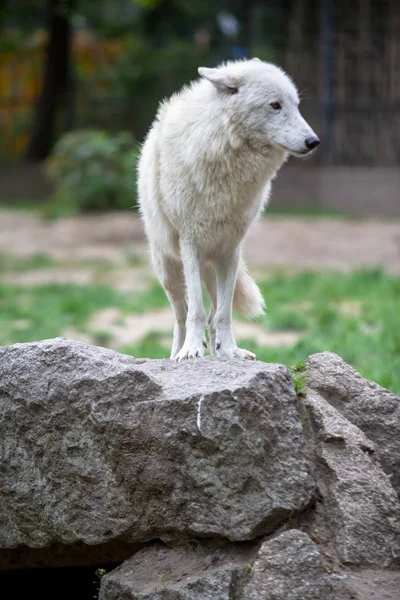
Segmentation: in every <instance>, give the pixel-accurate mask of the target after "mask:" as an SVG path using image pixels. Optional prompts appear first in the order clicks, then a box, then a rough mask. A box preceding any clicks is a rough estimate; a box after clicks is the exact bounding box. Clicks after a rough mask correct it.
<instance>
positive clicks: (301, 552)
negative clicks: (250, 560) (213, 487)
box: [239, 529, 333, 600]
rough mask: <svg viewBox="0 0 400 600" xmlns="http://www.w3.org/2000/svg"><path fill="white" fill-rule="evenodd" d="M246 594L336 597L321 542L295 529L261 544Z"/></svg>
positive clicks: (253, 599)
mask: <svg viewBox="0 0 400 600" xmlns="http://www.w3.org/2000/svg"><path fill="white" fill-rule="evenodd" d="M242 597H243V598H245V600H322V599H323V600H333V591H332V586H331V582H330V580H329V577H328V574H327V572H326V571H325V568H324V565H323V561H322V557H321V555H320V554H319V552H318V549H317V546H316V545H315V544H314V543H313V542H312V541H311V540H310V538H309V537H308V535H306V534H305V533H303V532H301V531H297V530H295V529H293V530H291V531H287V532H286V533H283V534H281V535H280V536H278V537H277V538H275V539H273V540H270V541H268V542H265V543H264V544H263V545H262V546H261V548H260V550H259V553H258V556H257V559H256V561H255V563H254V566H253V569H252V573H251V578H250V582H249V584H248V585H247V586H246V587H245V594H244V595H243V596H242ZM239 598H240V596H239Z"/></svg>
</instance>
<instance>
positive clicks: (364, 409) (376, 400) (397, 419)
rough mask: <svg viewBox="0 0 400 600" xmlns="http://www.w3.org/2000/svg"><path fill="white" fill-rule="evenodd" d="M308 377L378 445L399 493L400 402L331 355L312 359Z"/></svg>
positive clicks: (379, 453) (328, 353)
mask: <svg viewBox="0 0 400 600" xmlns="http://www.w3.org/2000/svg"><path fill="white" fill-rule="evenodd" d="M306 377H307V384H308V386H309V387H310V388H311V389H313V390H316V391H317V392H319V394H320V395H321V396H323V397H324V398H325V399H326V400H327V401H328V402H329V403H330V404H332V405H333V406H334V407H335V408H337V409H338V410H339V411H340V412H341V413H342V414H343V415H344V416H345V417H346V419H348V420H349V421H351V422H352V423H354V425H356V426H357V427H359V428H360V429H361V430H362V431H363V432H364V433H365V434H366V435H367V436H368V438H369V439H370V440H372V441H373V442H374V443H375V446H376V450H377V453H378V456H379V458H380V460H381V461H382V465H383V467H384V469H385V471H386V474H387V475H388V476H389V477H391V482H392V485H393V487H394V488H395V489H396V490H397V492H398V493H400V398H398V397H397V396H395V395H394V394H392V393H391V392H389V391H388V390H386V389H384V388H382V387H380V386H379V385H377V384H376V383H373V382H372V381H368V380H367V379H364V378H363V377H361V375H360V374H359V373H357V371H355V370H354V369H353V368H352V367H350V366H349V365H348V364H346V363H345V362H344V361H343V360H342V359H341V358H340V357H339V356H337V355H336V354H333V353H332V352H321V353H319V354H313V355H312V356H310V357H309V359H308V361H307V363H306Z"/></svg>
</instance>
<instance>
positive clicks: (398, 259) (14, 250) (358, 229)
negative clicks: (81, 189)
mask: <svg viewBox="0 0 400 600" xmlns="http://www.w3.org/2000/svg"><path fill="white" fill-rule="evenodd" d="M128 249H134V251H135V253H137V254H138V255H140V256H147V248H146V240H145V235H144V232H143V229H142V225H141V223H140V220H139V217H138V216H137V214H136V213H133V212H126V213H121V212H118V213H106V214H100V215H84V216H79V217H70V218H63V219H58V220H56V221H45V220H42V219H39V218H38V217H35V216H33V215H28V214H23V213H19V212H14V211H2V212H1V213H0V253H11V254H15V255H18V256H31V255H33V254H35V253H38V252H41V253H44V254H48V255H49V256H53V257H55V258H58V259H61V260H71V259H88V258H100V259H104V260H107V261H108V262H112V263H118V262H121V261H122V262H123V261H124V260H125V257H126V252H127V250H128ZM246 256H247V259H248V262H249V263H250V264H251V265H253V266H254V267H256V268H257V270H258V269H261V268H262V269H263V270H264V269H270V268H277V267H280V268H302V269H304V268H310V269H319V268H334V269H340V270H346V271H347V270H352V269H358V268H361V267H384V268H385V269H387V270H388V271H390V272H393V273H397V274H399V273H400V220H394V221H378V220H375V219H370V220H363V221H346V220H344V219H337V218H336V219H335V218H329V219H328V218H320V219H317V218H304V217H275V216H273V217H272V216H271V217H269V218H268V217H266V218H265V219H263V220H261V221H260V222H259V223H258V224H257V225H256V226H255V227H254V228H253V230H252V231H251V233H250V234H249V236H248V239H247V242H246Z"/></svg>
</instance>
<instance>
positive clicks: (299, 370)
mask: <svg viewBox="0 0 400 600" xmlns="http://www.w3.org/2000/svg"><path fill="white" fill-rule="evenodd" d="M289 371H290V372H291V374H292V380H293V385H294V389H295V392H296V394H297V395H298V396H299V398H302V397H304V396H305V395H306V393H307V380H306V374H305V361H300V362H298V363H296V364H295V365H292V366H290V367H289Z"/></svg>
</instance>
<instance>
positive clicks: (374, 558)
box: [304, 391, 400, 566]
mask: <svg viewBox="0 0 400 600" xmlns="http://www.w3.org/2000/svg"><path fill="white" fill-rule="evenodd" d="M304 411H305V415H304V421H305V424H307V425H309V427H310V433H311V436H312V438H313V439H312V446H313V449H314V452H315V457H316V461H315V464H316V469H315V477H316V480H317V483H318V487H319V490H320V492H321V495H322V498H323V505H324V508H325V518H326V521H327V523H328V526H329V528H330V530H331V533H332V535H333V537H334V539H335V541H336V549H337V552H338V555H339V558H340V560H341V561H342V562H344V563H353V564H357V565H362V564H364V565H368V564H373V565H382V566H389V565H391V564H392V563H396V562H397V561H398V560H399V559H400V503H399V500H398V497H397V494H396V492H395V491H394V489H393V488H392V486H391V485H390V480H389V479H388V478H387V476H386V475H385V473H384V472H383V470H382V469H381V468H380V466H379V463H377V460H376V458H375V455H374V445H373V443H372V442H371V441H370V440H369V439H368V438H367V437H366V436H365V434H364V433H363V432H362V431H361V430H360V429H358V428H357V427H355V426H354V425H352V424H351V423H350V422H349V421H347V419H345V418H344V417H343V415H341V414H340V413H339V412H338V411H337V410H336V409H335V408H334V407H333V406H331V405H330V404H329V403H328V402H327V401H326V400H324V399H323V398H322V397H321V396H320V395H319V394H318V393H316V392H312V391H310V392H309V393H308V395H307V397H306V399H305V400H304ZM305 429H307V428H305Z"/></svg>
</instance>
